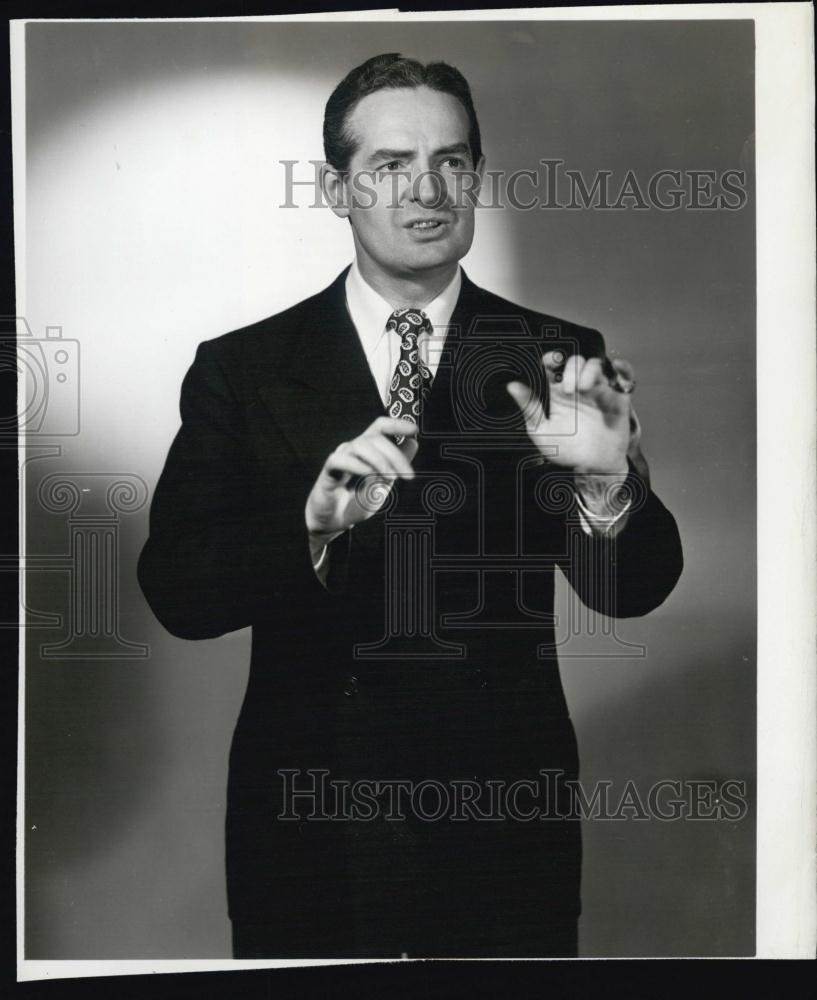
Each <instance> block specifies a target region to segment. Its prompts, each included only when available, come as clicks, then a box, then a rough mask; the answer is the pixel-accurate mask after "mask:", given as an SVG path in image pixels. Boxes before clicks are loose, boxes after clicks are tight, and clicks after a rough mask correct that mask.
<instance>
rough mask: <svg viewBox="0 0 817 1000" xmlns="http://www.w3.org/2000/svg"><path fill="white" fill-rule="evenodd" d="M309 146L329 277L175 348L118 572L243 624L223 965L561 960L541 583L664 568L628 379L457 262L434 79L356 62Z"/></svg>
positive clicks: (410, 65)
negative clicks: (244, 655) (174, 375)
mask: <svg viewBox="0 0 817 1000" xmlns="http://www.w3.org/2000/svg"><path fill="white" fill-rule="evenodd" d="M324 140H325V145H326V159H327V164H326V166H325V168H324V170H323V173H322V182H323V185H324V191H325V194H326V196H327V198H328V199H329V200H330V202H331V204H332V206H333V210H334V212H335V214H336V215H338V216H339V217H341V218H345V219H348V221H349V222H350V224H351V232H352V236H353V239H354V244H355V262H354V263H353V264H352V266H351V267H350V268H347V269H346V270H345V271H344V272H343V273H342V274H341V275H340V276H339V277H338V278H337V279H336V280H335V281H334V282H333V283H332V284H331V285H330V286H329V287H328V288H327V289H325V290H324V291H322V292H320V293H319V294H317V295H315V296H313V297H312V298H309V299H307V300H306V301H304V302H300V303H298V304H297V305H295V306H293V307H292V308H290V309H288V310H286V311H285V312H283V313H281V314H279V315H277V316H273V317H271V318H269V319H265V320H262V321H261V322H259V323H256V324H254V325H253V326H250V327H248V328H246V329H243V330H239V331H237V332H234V333H230V334H227V335H226V336H224V337H220V338H218V339H216V340H213V341H209V342H206V343H203V344H201V345H200V347H199V349H198V353H197V356H196V360H195V362H194V364H193V366H192V367H191V369H190V371H189V372H188V374H187V376H186V378H185V381H184V385H183V387H182V397H181V412H182V426H181V429H180V431H179V433H178V435H177V437H176V439H175V441H174V443H173V445H172V447H171V450H170V453H169V456H168V459H167V463H166V466H165V469H164V472H163V474H162V476H161V479H160V481H159V483H158V485H157V488H156V492H155V496H154V499H153V504H152V509H151V524H150V538H149V540H148V542H147V544H146V545H145V548H144V551H143V553H142V556H141V559H140V564H139V578H140V582H141V585H142V588H143V590H144V592H145V594H146V596H147V599H148V601H149V602H150V604H151V606H152V608H153V609H154V611H155V613H156V615H157V617H158V618H159V620H160V621H161V622H162V623H163V624H164V625H165V627H166V628H167V629H168V630H169V631H170V632H172V633H173V634H174V635H178V636H181V637H182V638H187V639H202V638H208V637H212V636H217V635H221V634H223V633H225V632H229V631H231V630H234V629H239V628H244V627H246V626H251V627H252V629H253V648H252V665H251V672H250V679H249V684H248V689H247V693H246V697H245V700H244V703H243V706H242V709H241V713H240V717H239V720H238V724H237V727H236V731H235V736H234V740H233V746H232V751H231V756H230V777H229V790H228V813H227V885H228V897H229V908H230V916H231V919H232V921H233V932H234V954H235V955H236V957H304V956H313V957H334V956H350V957H355V956H374V957H378V956H380V957H382V956H399V955H401V954H408V955H410V956H446V955H448V956H452V957H458V956H478V955H484V956H489V957H490V956H526V955H528V956H546V955H575V954H576V952H577V921H578V916H579V912H580V899H579V879H580V863H581V842H580V836H579V824H578V820H577V818H576V816H575V814H574V813H572V812H571V809H570V801H569V795H568V794H567V791H566V789H567V787H568V786H567V785H566V784H565V783H564V782H560V783H557V784H556V785H554V784H553V783H552V782H550V778H551V777H552V776H553V775H554V774H560V775H561V777H562V778H563V779H564V778H567V779H576V778H577V776H578V755H577V749H576V742H575V735H574V732H573V727H572V724H571V722H570V717H569V713H568V710H567V705H566V703H565V698H564V694H563V692H562V687H561V683H560V679H559V672H558V665H557V657H556V638H555V629H554V620H553V571H554V567H555V566H557V565H558V566H560V567H561V569H562V570H563V571H564V572H565V574H566V576H567V578H568V580H569V581H570V583H571V585H572V587H573V588H574V589H575V591H576V592H577V593H578V595H579V596H580V597H581V599H582V601H583V602H584V603H585V604H586V605H587V606H588V607H590V608H592V609H594V610H595V611H597V612H599V613H602V614H606V615H614V616H620V617H621V616H623V617H626V616H633V615H643V614H646V613H647V612H649V611H650V610H652V609H653V608H655V607H656V606H657V605H658V604H660V603H661V602H662V601H663V600H664V599H665V598H666V596H667V595H668V594H669V593H670V591H671V590H672V588H673V586H674V584H675V582H676V580H677V578H678V576H679V574H680V572H681V566H682V556H681V546H680V541H679V537H678V532H677V528H676V526H675V522H674V520H673V518H672V516H671V514H670V513H669V512H668V511H667V510H666V508H665V507H664V506H663V504H662V503H661V502H660V500H659V499H658V498H657V497H656V496H655V494H654V493H653V492H652V491H651V489H650V486H649V480H648V473H647V469H646V464H645V463H644V461H643V458H642V456H641V454H640V451H639V448H638V436H639V434H638V425H637V421H636V420H635V417H634V414H633V411H632V407H631V401H630V396H629V391H630V390H631V389H632V387H633V384H634V383H633V380H632V370H631V369H630V367H629V365H627V364H626V363H624V362H618V363H616V365H615V366H613V365H611V363H610V362H609V361H608V360H607V359H606V356H605V349H604V342H603V339H602V337H601V334H599V333H598V332H597V331H595V330H589V329H586V328H582V327H579V326H576V325H573V324H570V323H567V322H564V321H562V320H557V319H555V318H553V317H549V316H544V315H542V314H538V313H535V312H533V311H531V310H528V309H526V308H524V307H522V306H518V305H514V304H513V303H510V302H508V301H506V300H504V299H501V298H499V297H498V296H496V295H493V294H491V293H490V292H487V291H485V290H483V289H481V288H478V287H477V286H476V285H474V284H473V283H472V282H471V281H470V280H469V279H468V277H467V276H466V275H465V273H464V272H463V271H462V269H461V268H460V265H459V261H460V259H461V258H462V257H463V256H464V255H465V254H466V253H467V251H468V249H469V248H470V245H471V241H472V238H473V228H474V199H473V197H472V196H469V194H468V192H469V191H470V192H472V193H473V192H475V191H476V189H477V187H478V183H479V179H480V178H481V176H482V171H483V165H484V160H483V157H482V151H481V140H480V134H479V126H478V123H477V118H476V114H475V111H474V108H473V104H472V100H471V94H470V91H469V88H468V85H467V83H466V81H465V80H464V78H463V77H462V76H461V75H460V74H459V73H458V72H457V71H456V70H455V69H453V68H451V67H449V66H447V65H446V64H443V63H436V64H430V65H428V66H423V65H422V64H420V63H418V62H415V61H413V60H408V59H404V58H403V57H400V56H396V55H385V56H378V57H375V58H374V59H371V60H369V61H368V62H366V63H364V64H363V65H362V66H360V67H358V68H357V69H355V70H353V71H352V72H351V73H350V74H349V75H348V76H347V77H346V78H345V79H344V81H342V83H341V84H340V85H339V86H338V87H337V88H336V90H335V92H334V93H333V94H332V96H331V98H330V100H329V102H328V104H327V109H326V117H325V122H324ZM362 178H365V179H366V185H363V184H362V183H361V179H362ZM466 179H468V183H465V182H464V181H465V180H466ZM543 772H544V777H543V776H542V775H543ZM545 778H547V782H548V791H549V794H551V801H550V802H549V803H547V804H544V803H543V802H542V801H541V798H540V797H537V796H538V794H539V792H540V791H541V787H540V786H541V783H542V782H543V781H545ZM537 780H538V781H539V783H540V784H537ZM483 793H485V794H484V795H483ZM489 793H490V794H489ZM452 803H453V804H452Z"/></svg>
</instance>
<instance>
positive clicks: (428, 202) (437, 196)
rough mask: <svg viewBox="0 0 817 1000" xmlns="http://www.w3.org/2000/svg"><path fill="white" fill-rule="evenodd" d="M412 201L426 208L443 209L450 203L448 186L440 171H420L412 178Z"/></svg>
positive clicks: (424, 169)
mask: <svg viewBox="0 0 817 1000" xmlns="http://www.w3.org/2000/svg"><path fill="white" fill-rule="evenodd" d="M410 197H411V200H412V201H414V202H416V203H417V204H418V205H422V206H423V207H424V208H442V207H443V206H444V205H446V204H447V203H448V184H447V183H446V180H445V177H443V175H442V174H441V173H440V172H439V170H432V169H430V168H429V167H426V168H423V169H418V170H417V171H416V172H415V173H414V174H413V176H412V178H411V190H410Z"/></svg>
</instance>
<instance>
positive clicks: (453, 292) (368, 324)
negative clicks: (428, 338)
mask: <svg viewBox="0 0 817 1000" xmlns="http://www.w3.org/2000/svg"><path fill="white" fill-rule="evenodd" d="M461 287H462V268H461V267H459V266H457V272H456V274H455V275H454V277H453V278H452V279H451V281H450V282H449V283H448V284H447V285H446V286H445V288H444V289H443V290H442V291H441V292H440V293H439V295H437V296H436V297H435V298H434V299H432V300H431V302H429V303H428V305H427V306H425V308H424V309H423V312H424V313H425V314H426V316H428V318H429V319H430V320H431V325H432V326H433V327H434V330H435V331H442V330H443V329H445V327H447V326H448V324H449V322H450V321H451V315H452V313H453V312H454V307H455V306H456V304H457V299H458V298H459V294H460V288H461ZM346 305H347V307H348V309H349V315H350V316H351V317H352V322H353V323H354V324H355V327H356V329H357V332H358V336H359V337H360V341H361V343H362V344H363V349H364V351H365V352H366V354H367V355H368V354H369V353H370V352H371V351H373V350H374V349H375V347H376V346H377V344H378V343H379V341H380V338H381V337H382V336H383V334H384V333H385V332H386V323H387V322H388V319H389V316H391V314H392V313H393V312H394V310H393V308H392V307H391V305H390V304H389V303H388V302H387V301H386V300H385V299H384V298H383V297H382V296H381V295H380V294H379V293H378V292H376V291H375V290H374V289H373V288H372V286H371V285H370V284H369V283H368V282H367V281H366V280H365V278H364V277H363V275H362V274H361V273H360V269H359V268H358V266H357V261H354V263H353V264H352V266H351V268H350V269H349V273H348V275H347V276H346Z"/></svg>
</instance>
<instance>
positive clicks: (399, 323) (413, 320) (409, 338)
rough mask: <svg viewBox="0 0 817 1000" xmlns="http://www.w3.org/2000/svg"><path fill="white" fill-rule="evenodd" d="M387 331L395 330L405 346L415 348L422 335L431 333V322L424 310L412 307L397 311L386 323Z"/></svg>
mask: <svg viewBox="0 0 817 1000" xmlns="http://www.w3.org/2000/svg"><path fill="white" fill-rule="evenodd" d="M386 329H387V330H394V332H395V333H396V334H397V335H398V336H399V337H400V340H401V342H402V344H403V345H404V346H413V344H415V343H416V342H417V338H418V337H419V336H420V334H421V333H431V332H432V329H433V328H432V326H431V320H430V319H429V318H428V316H426V314H425V313H424V312H423V310H422V309H414V308H412V307H411V306H409V307H407V308H405V309H395V310H394V312H393V313H392V314H391V316H389V319H388V322H387V323H386Z"/></svg>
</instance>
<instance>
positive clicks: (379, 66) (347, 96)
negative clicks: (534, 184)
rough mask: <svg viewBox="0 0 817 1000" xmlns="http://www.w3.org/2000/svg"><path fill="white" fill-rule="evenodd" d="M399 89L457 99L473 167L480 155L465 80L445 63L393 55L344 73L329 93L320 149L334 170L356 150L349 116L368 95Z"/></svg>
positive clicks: (346, 164)
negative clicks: (464, 118) (415, 89)
mask: <svg viewBox="0 0 817 1000" xmlns="http://www.w3.org/2000/svg"><path fill="white" fill-rule="evenodd" d="M400 87H430V88H431V89H432V90H438V91H440V92H441V93H443V94H450V95H451V96H452V97H456V98H457V100H458V101H459V102H460V103H461V104H462V106H463V107H464V108H465V111H466V113H467V115H468V144H469V145H470V147H471V156H472V157H473V160H474V165H475V166H476V164H477V163H478V162H479V158H480V157H481V156H482V139H481V137H480V134H479V122H478V121H477V113H476V111H475V110H474V102H473V100H472V99H471V88H470V87H469V86H468V81H467V80H466V79H465V77H464V76H463V75H462V73H460V71H459V70H458V69H455V68H454V67H453V66H449V65H448V63H444V62H431V63H426V64H423V63H421V62H419V60H417V59H409V58H407V57H406V56H401V55H400V54H399V53H397V52H387V53H385V54H383V55H379V56H373V57H372V58H371V59H367V60H366V62H365V63H361V65H360V66H356V67H355V68H354V69H353V70H352V71H351V72H350V73H348V74H347V75H346V76H345V77H344V78H343V80H341V82H340V83H339V84H338V85H337V87H335V89H334V90H333V91H332V95H331V97H330V98H329V100H328V101H327V102H326V111H325V113H324V117H323V148H324V155H325V156H326V159H327V161H328V162H329V163H331V164H332V166H333V167H335V168H336V169H338V170H341V171H345V170H348V168H349V160H350V159H351V158H352V156H353V155H354V152H355V148H356V146H355V138H354V136H353V135H352V134H350V131H349V128H348V122H349V116H350V115H351V113H352V112H353V111H354V109H355V107H356V106H357V104H358V103H359V102H360V101H361V100H363V98H364V97H367V96H368V95H369V94H373V93H374V92H375V91H377V90H385V89H387V88H395V89H397V88H400Z"/></svg>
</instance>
